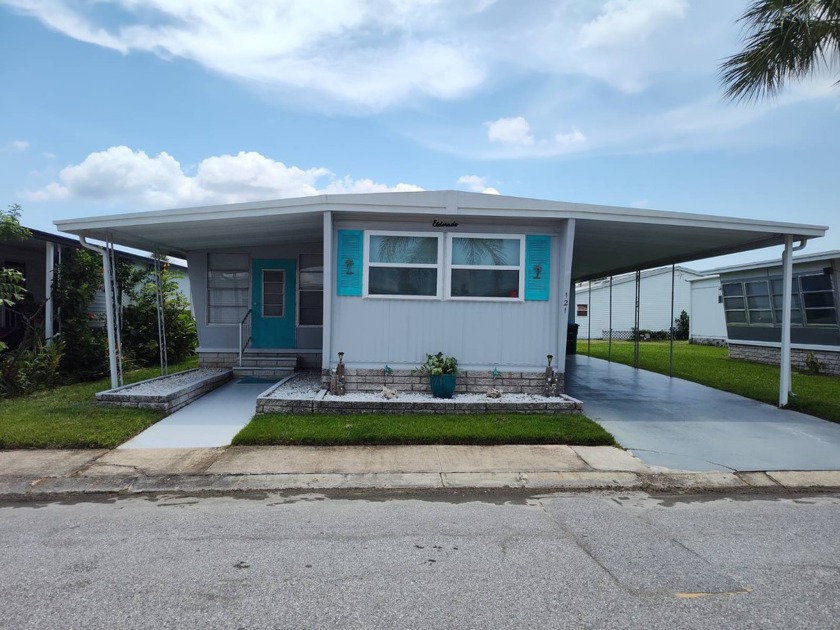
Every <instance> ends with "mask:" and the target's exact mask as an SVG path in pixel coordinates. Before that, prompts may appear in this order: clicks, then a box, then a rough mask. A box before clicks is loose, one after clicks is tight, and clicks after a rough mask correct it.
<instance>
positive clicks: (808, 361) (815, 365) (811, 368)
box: [805, 352, 825, 374]
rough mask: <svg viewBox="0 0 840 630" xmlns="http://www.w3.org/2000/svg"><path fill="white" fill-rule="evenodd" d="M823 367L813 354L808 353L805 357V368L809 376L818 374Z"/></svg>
mask: <svg viewBox="0 0 840 630" xmlns="http://www.w3.org/2000/svg"><path fill="white" fill-rule="evenodd" d="M824 367H825V365H824V364H823V363H822V362H821V361H820V360H819V359H817V357H816V355H815V354H814V353H813V352H809V353H808V354H807V355H806V356H805V368H806V369H807V370H808V372H810V373H811V374H819V373H820V372H821V371H822V369H823V368H824Z"/></svg>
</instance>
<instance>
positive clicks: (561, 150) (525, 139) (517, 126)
mask: <svg viewBox="0 0 840 630" xmlns="http://www.w3.org/2000/svg"><path fill="white" fill-rule="evenodd" d="M484 126H485V127H486V128H487V140H488V141H489V142H490V143H496V144H499V145H503V146H504V150H503V151H501V152H498V151H497V152H495V153H493V154H492V155H490V156H489V157H547V156H552V155H563V154H566V153H573V152H576V151H580V150H582V149H585V148H586V147H587V138H586V136H585V135H584V134H583V132H581V131H580V130H579V129H577V128H573V129H572V130H571V131H570V132H568V133H562V132H560V133H555V134H554V136H553V137H551V138H537V137H536V136H535V135H534V133H533V131H532V129H531V124H530V123H529V122H528V121H527V120H526V119H525V118H524V117H522V116H517V117H516V118H500V119H499V120H495V121H492V122H486V123H484Z"/></svg>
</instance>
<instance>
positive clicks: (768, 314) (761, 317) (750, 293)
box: [744, 280, 773, 326]
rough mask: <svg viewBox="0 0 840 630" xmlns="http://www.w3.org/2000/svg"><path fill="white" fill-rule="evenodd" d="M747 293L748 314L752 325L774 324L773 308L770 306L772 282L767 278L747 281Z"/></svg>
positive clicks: (745, 288)
mask: <svg viewBox="0 0 840 630" xmlns="http://www.w3.org/2000/svg"><path fill="white" fill-rule="evenodd" d="M744 290H745V292H746V295H747V316H748V318H749V322H750V325H754V326H757V325H761V324H766V325H767V326H772V325H773V309H772V308H771V307H770V284H769V283H768V282H767V280H756V281H754V282H745V283H744Z"/></svg>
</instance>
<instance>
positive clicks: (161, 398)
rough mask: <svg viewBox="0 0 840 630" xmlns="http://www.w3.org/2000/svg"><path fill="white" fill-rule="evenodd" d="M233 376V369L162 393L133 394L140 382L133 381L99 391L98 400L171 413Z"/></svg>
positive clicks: (102, 402)
mask: <svg viewBox="0 0 840 630" xmlns="http://www.w3.org/2000/svg"><path fill="white" fill-rule="evenodd" d="M192 371H194V370H189V371H188V372H192ZM232 376H233V372H231V371H228V372H222V373H219V374H214V375H212V376H208V377H207V378H205V379H202V380H200V381H195V382H193V383H189V384H188V385H184V386H183V387H181V388H179V389H176V390H174V391H171V392H169V393H166V394H160V395H153V394H132V393H131V389H132V388H134V387H136V386H137V385H139V384H140V383H132V384H131V385H126V386H125V387H118V388H116V389H110V390H108V391H105V392H99V393H97V394H96V402H97V404H99V405H105V406H113V407H134V408H140V409H155V410H157V411H162V412H163V413H165V414H167V415H169V414H171V413H174V412H176V411H178V409H181V408H182V407H185V406H187V405H188V404H190V403H191V402H193V401H194V400H196V399H197V398H201V397H202V396H204V394H207V393H209V392H212V391H213V390H214V389H216V388H217V387H220V386H222V385H224V384H225V383H226V382H228V381H229V380H230V379H231V377H232ZM166 378H169V377H167V376H161V377H159V378H155V379H149V380H148V381H141V382H142V383H148V382H150V381H160V380H164V379H166Z"/></svg>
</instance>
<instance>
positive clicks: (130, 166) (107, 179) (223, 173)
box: [27, 146, 422, 208]
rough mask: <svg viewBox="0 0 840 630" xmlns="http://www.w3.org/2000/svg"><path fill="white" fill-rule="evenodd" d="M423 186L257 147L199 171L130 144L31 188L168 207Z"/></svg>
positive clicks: (208, 161)
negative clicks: (286, 158) (360, 175)
mask: <svg viewBox="0 0 840 630" xmlns="http://www.w3.org/2000/svg"><path fill="white" fill-rule="evenodd" d="M413 190H422V188H420V187H419V186H416V185H414V184H406V183H400V184H397V185H396V186H387V185H385V184H381V183H377V182H374V181H372V180H370V179H359V180H356V179H352V178H351V177H349V176H346V177H343V178H337V177H336V176H335V175H334V174H333V173H332V172H331V171H330V170H329V169H327V168H323V167H315V168H308V169H303V168H299V167H297V166H287V165H285V164H283V163H282V162H278V161H276V160H272V159H271V158H268V157H266V156H264V155H262V154H260V153H256V152H253V151H240V152H239V153H237V154H236V155H219V156H211V157H208V158H205V159H204V160H202V161H201V162H200V163H199V164H198V167H197V168H196V169H195V173H194V174H188V173H187V172H185V170H184V169H183V167H182V166H181V164H180V163H179V162H178V161H177V160H176V159H175V158H174V157H173V156H171V155H169V154H168V153H166V152H161V153H159V154H158V155H156V156H150V155H148V154H146V153H145V152H144V151H135V150H133V149H131V148H129V147H126V146H118V147H111V148H109V149H106V150H105V151H99V152H96V153H91V154H90V155H88V156H87V157H86V158H85V159H84V160H82V161H81V162H80V163H79V164H71V165H70V166H66V167H64V168H63V169H62V170H61V171H60V172H59V174H58V181H53V182H50V183H48V184H46V185H45V186H43V187H42V188H40V189H38V190H35V191H30V192H29V193H28V194H27V197H28V198H29V199H31V200H33V201H46V200H66V199H77V200H92V201H103V202H110V203H126V204H132V205H138V206H142V207H145V208H166V207H177V206H194V205H202V204H216V203H236V202H242V201H256V200H261V199H280V198H289V197H305V196H309V195H317V194H322V193H347V192H389V191H413Z"/></svg>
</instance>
